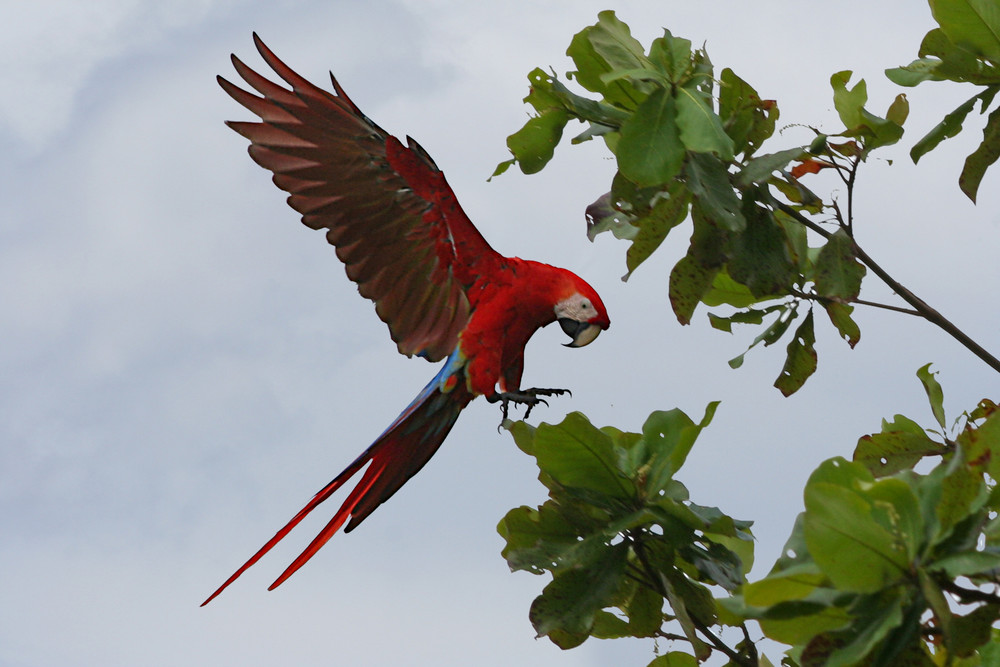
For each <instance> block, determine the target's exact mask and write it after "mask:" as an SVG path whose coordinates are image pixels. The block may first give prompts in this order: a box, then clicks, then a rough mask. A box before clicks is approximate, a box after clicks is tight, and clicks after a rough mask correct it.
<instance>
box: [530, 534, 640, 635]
mask: <svg viewBox="0 0 1000 667" xmlns="http://www.w3.org/2000/svg"><path fill="white" fill-rule="evenodd" d="M627 553H628V547H627V546H626V545H625V544H619V545H617V546H614V547H610V548H608V549H607V550H606V551H605V553H604V555H603V557H602V558H601V559H599V560H597V561H595V562H594V563H592V564H590V565H589V566H587V567H580V568H574V569H569V570H566V571H565V572H563V573H561V574H559V575H558V576H555V577H554V578H553V579H552V581H551V582H549V584H548V585H547V586H546V587H545V588H544V589H543V590H542V594H541V595H540V596H538V597H537V598H535V601H534V602H532V604H531V609H530V610H529V612H528V618H529V619H530V620H531V624H532V626H533V627H534V628H535V631H536V632H537V633H538V636H539V637H544V636H548V637H549V639H551V640H552V642H553V643H555V644H556V645H557V646H559V647H560V648H563V649H568V648H573V647H574V646H579V645H580V644H582V643H583V642H584V641H585V640H586V639H587V636H588V635H589V634H590V630H591V628H592V627H593V625H594V617H595V615H596V614H597V612H598V611H599V610H600V609H603V608H604V607H607V606H610V605H611V604H612V599H611V598H612V596H613V595H614V593H615V592H616V591H617V590H618V588H619V586H620V585H621V580H622V577H623V576H624V574H625V562H626V556H627Z"/></svg>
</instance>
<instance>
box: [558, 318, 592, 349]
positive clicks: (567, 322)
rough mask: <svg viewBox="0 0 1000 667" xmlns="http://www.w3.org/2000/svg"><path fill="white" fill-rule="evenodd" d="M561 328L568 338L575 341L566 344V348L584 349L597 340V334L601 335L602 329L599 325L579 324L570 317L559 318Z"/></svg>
mask: <svg viewBox="0 0 1000 667" xmlns="http://www.w3.org/2000/svg"><path fill="white" fill-rule="evenodd" d="M559 326H560V327H562V330H563V332H564V333H565V334H566V335H567V336H569V337H570V338H572V339H573V342H571V343H565V346H566V347H583V346H584V345H589V344H590V343H592V342H593V341H594V339H595V338H597V334H599V333H601V327H600V325H598V324H592V323H590V322H577V321H576V320H571V319H570V318H568V317H561V318H559Z"/></svg>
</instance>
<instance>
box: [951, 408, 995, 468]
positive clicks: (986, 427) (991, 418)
mask: <svg viewBox="0 0 1000 667" xmlns="http://www.w3.org/2000/svg"><path fill="white" fill-rule="evenodd" d="M956 440H957V442H958V444H959V445H961V447H962V451H963V452H964V453H965V456H966V457H967V460H968V462H969V465H970V466H973V467H974V468H975V469H977V470H985V471H986V472H988V473H989V474H990V477H992V478H993V479H1000V411H996V410H994V411H991V412H989V413H988V414H987V415H986V416H985V420H984V421H983V422H982V423H979V424H973V423H967V424H966V426H965V429H964V430H963V431H962V432H961V433H959V434H958V437H957V438H956Z"/></svg>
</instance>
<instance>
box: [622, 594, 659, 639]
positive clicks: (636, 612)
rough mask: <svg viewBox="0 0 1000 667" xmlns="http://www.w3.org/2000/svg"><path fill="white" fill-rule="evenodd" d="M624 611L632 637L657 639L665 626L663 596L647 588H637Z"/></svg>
mask: <svg viewBox="0 0 1000 667" xmlns="http://www.w3.org/2000/svg"><path fill="white" fill-rule="evenodd" d="M623 610H624V611H625V613H627V614H628V628H629V634H630V635H631V636H632V637H655V636H656V633H657V632H659V630H660V627H661V626H662V625H663V596H661V595H660V594H659V593H657V592H656V591H654V590H652V589H651V588H648V587H646V586H636V589H635V593H634V594H633V595H632V598H631V599H630V600H629V601H628V603H627V604H626V605H625V606H624V607H623Z"/></svg>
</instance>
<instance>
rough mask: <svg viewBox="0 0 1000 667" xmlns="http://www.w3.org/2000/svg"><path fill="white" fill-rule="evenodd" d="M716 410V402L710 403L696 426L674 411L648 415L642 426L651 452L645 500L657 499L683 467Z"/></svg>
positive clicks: (680, 412) (679, 412) (682, 413)
mask: <svg viewBox="0 0 1000 667" xmlns="http://www.w3.org/2000/svg"><path fill="white" fill-rule="evenodd" d="M718 407H719V402H718V401H714V402H712V403H709V404H708V407H706V408H705V416H704V417H702V420H701V422H700V423H698V424H695V423H694V421H692V420H691V418H690V417H688V416H687V415H686V414H684V412H682V411H681V410H678V409H677V408H674V409H673V410H667V411H657V412H654V413H652V414H651V415H649V417H648V418H647V419H646V422H645V423H644V424H643V425H642V436H643V439H644V440H645V441H646V445H647V446H648V447H649V452H650V457H649V464H648V466H649V472H648V473H647V477H646V488H645V493H646V496H647V497H654V496H656V495H657V494H658V493H659V492H660V491H661V490H662V489H663V488H664V487H666V485H667V482H668V481H669V480H670V478H671V477H673V475H674V473H676V472H677V471H678V470H680V467H681V466H682V465H684V461H685V460H687V455H688V452H690V451H691V447H692V446H693V445H694V441H695V439H696V438H697V437H698V434H699V433H701V431H702V429H704V428H705V427H706V426H708V425H709V423H711V421H712V417H713V416H714V415H715V410H716V408H718Z"/></svg>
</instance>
